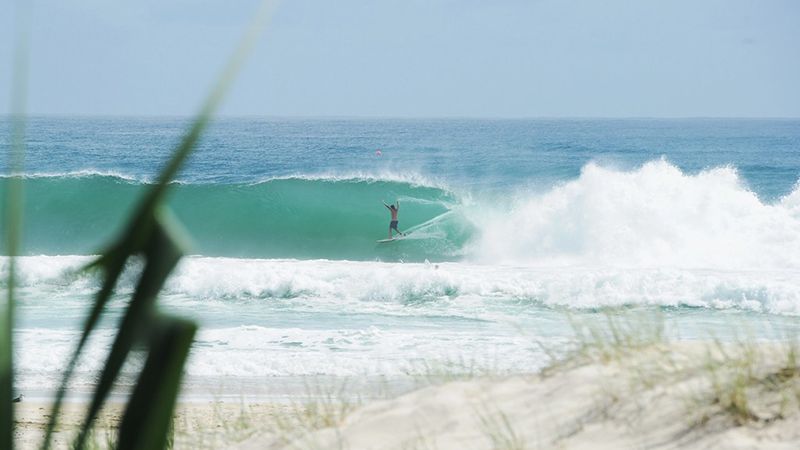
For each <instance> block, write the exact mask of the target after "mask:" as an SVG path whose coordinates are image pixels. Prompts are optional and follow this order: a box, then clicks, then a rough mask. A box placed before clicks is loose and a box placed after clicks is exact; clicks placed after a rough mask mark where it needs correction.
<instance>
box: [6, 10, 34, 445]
mask: <svg viewBox="0 0 800 450" xmlns="http://www.w3.org/2000/svg"><path fill="white" fill-rule="evenodd" d="M15 12H16V22H15V23H16V25H17V27H18V28H17V45H16V48H15V51H14V62H13V65H12V67H13V69H12V70H13V81H12V93H11V142H10V143H9V154H8V168H9V172H10V173H9V174H8V175H9V176H8V177H7V178H5V179H4V180H3V184H4V185H5V189H4V190H5V198H4V202H3V225H4V229H5V230H4V231H5V233H4V234H5V235H4V236H3V242H4V243H5V246H6V252H7V256H8V272H7V273H6V274H4V275H5V276H6V289H5V293H4V294H5V295H3V296H2V297H3V298H2V299H0V302H1V303H0V448H3V449H8V450H11V449H13V448H14V405H13V403H12V402H11V400H12V399H13V397H14V313H15V311H14V309H15V308H14V300H15V299H14V288H15V282H16V279H15V277H16V273H15V272H16V256H17V255H18V254H19V246H20V237H21V235H22V171H23V170H24V159H25V104H26V94H27V91H28V86H27V81H28V73H27V71H28V40H29V39H28V30H30V26H29V25H30V23H29V14H30V7H29V5H28V4H27V3H24V4H20V3H17V5H16V11H15ZM0 276H2V275H0Z"/></svg>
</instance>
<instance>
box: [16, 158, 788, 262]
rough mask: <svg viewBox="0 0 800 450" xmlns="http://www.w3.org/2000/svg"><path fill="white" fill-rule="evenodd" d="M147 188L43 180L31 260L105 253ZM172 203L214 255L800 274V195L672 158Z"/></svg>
mask: <svg viewBox="0 0 800 450" xmlns="http://www.w3.org/2000/svg"><path fill="white" fill-rule="evenodd" d="M420 180H422V181H420ZM143 186H144V184H143V182H137V181H132V180H130V179H126V178H122V177H120V176H115V175H108V174H106V175H100V174H91V173H82V174H78V175H74V174H73V175H70V174H63V175H55V174H54V175H48V176H31V177H29V179H28V180H27V184H26V210H25V221H26V222H25V223H26V228H25V245H24V250H25V253H26V254H28V255H37V254H45V255H56V254H78V255H80V254H84V255H85V254H91V253H94V252H95V251H96V249H98V248H99V246H100V245H101V244H102V243H104V242H105V241H107V239H108V238H110V236H111V235H112V233H113V232H114V231H116V230H117V228H118V226H119V224H120V223H121V221H122V220H123V218H124V216H125V214H126V212H127V211H128V209H129V208H130V207H131V205H132V204H133V202H134V201H135V199H136V198H137V196H138V195H140V194H141V192H142V191H143ZM395 199H399V200H400V203H401V212H400V219H401V220H400V228H401V229H405V230H411V231H412V233H411V235H410V236H409V237H408V238H407V239H404V240H402V241H398V242H394V243H391V244H388V245H378V244H376V243H375V240H376V239H380V238H383V237H385V235H386V233H387V225H388V213H387V211H386V210H385V209H384V208H383V206H382V205H381V203H380V202H381V200H386V201H393V200H395ZM170 204H171V206H172V208H173V209H174V210H175V212H176V214H177V215H178V216H179V218H180V219H181V220H182V221H183V223H184V224H185V225H186V228H187V229H188V230H189V231H190V233H191V236H192V238H193V239H194V242H195V244H196V245H195V248H194V249H193V252H194V253H196V254H198V255H204V256H225V257H236V258H242V257H244V258H266V259H274V258H287V259H331V260H351V261H375V260H381V261H390V262H398V261H405V262H424V261H425V260H429V261H431V262H441V261H461V262H473V263H487V264H514V265H524V266H535V267H615V268H626V267H630V268H693V269H710V270H800V190H798V189H795V190H794V191H793V192H791V193H790V194H788V195H786V196H785V197H783V198H780V199H778V200H776V201H773V202H766V201H763V200H762V199H760V198H759V197H758V196H757V195H756V194H754V193H753V192H752V191H751V190H749V189H748V187H747V185H746V183H745V182H743V180H742V179H741V177H739V176H738V174H737V172H736V169H735V168H732V167H717V168H710V169H707V170H704V171H701V172H699V173H694V174H687V173H684V172H682V171H681V170H680V169H678V168H677V167H675V166H674V165H672V164H670V163H669V162H666V161H664V160H655V161H651V162H649V163H646V164H644V165H643V166H641V167H639V168H637V169H634V170H629V171H622V170H616V169H613V168H608V167H602V166H599V165H596V164H588V165H586V166H585V167H584V168H583V170H582V171H581V174H580V176H579V177H577V178H576V179H573V180H565V181H563V182H561V183H559V184H557V185H555V186H533V187H525V188H523V187H513V188H509V189H508V192H505V193H503V194H502V195H498V194H497V193H493V194H492V195H491V196H489V195H482V194H481V193H480V192H471V191H470V190H469V188H468V187H459V188H456V187H442V186H441V185H437V184H434V183H426V182H424V180H423V179H422V178H421V177H419V179H417V180H413V181H404V180H402V179H384V178H379V177H378V178H374V177H373V178H370V177H350V178H347V177H338V178H337V177H287V178H275V179H269V180H265V181H263V182H260V183H252V184H211V183H208V184H176V185H175V186H174V189H173V192H172V194H171V198H170Z"/></svg>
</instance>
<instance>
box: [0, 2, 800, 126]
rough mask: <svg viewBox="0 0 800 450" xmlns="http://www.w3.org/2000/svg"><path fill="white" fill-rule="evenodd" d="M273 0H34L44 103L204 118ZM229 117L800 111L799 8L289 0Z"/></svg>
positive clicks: (5, 23) (6, 49) (36, 69)
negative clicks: (216, 82) (239, 46)
mask: <svg viewBox="0 0 800 450" xmlns="http://www.w3.org/2000/svg"><path fill="white" fill-rule="evenodd" d="M15 1H16V2H18V1H19V0H11V1H6V2H2V6H0V61H2V63H0V87H2V89H0V112H7V111H8V109H9V103H10V100H9V96H10V95H9V94H10V89H11V61H12V41H13V40H14V39H13V38H14V33H13V31H12V30H13V29H14V25H15V23H14V14H13V10H12V7H13V5H14V3H15ZM258 4H259V1H257V0H225V1H223V0H167V1H164V0H160V1H156V0H136V1H130V0H119V1H108V0H68V1H65V0H38V1H34V7H33V11H32V22H33V29H32V36H31V49H30V50H31V53H30V58H31V62H30V74H29V103H28V104H29V110H30V112H32V113H35V114H42V113H43V114H92V115H96V114H101V115H184V114H191V113H192V112H194V111H195V109H196V108H197V107H198V105H199V104H200V102H201V100H202V99H203V97H204V96H205V94H206V92H207V90H208V88H209V86H210V85H211V83H212V80H213V79H214V78H215V76H216V74H217V73H218V71H219V69H220V68H221V67H222V65H223V62H224V61H225V60H226V58H227V56H228V55H229V53H230V52H231V50H232V49H233V48H234V45H235V43H236V41H237V40H238V38H239V36H240V35H241V34H242V32H243V30H244V28H245V26H246V24H247V22H248V19H249V17H250V16H251V15H252V14H253V13H254V12H255V11H256V9H257V7H258ZM223 113H224V114H228V115H279V116H392V117H441V116H444V117H453V116H472V117H540V116H546V117H556V116H580V117H586V116H593V117H617V116H666V117H672V116H747V117H762V116H770V117H787V116H788V117H800V1H797V0H783V1H781V0H748V1H742V0H708V1H706V0H663V1H654V0H629V1H619V0H602V1H599V0H592V1H590V0H584V1H578V0H529V1H523V0H284V1H283V2H281V3H279V4H278V6H277V9H276V12H275V14H274V16H273V19H272V21H271V23H270V24H269V25H268V28H267V30H266V32H265V33H264V35H263V36H262V38H261V39H260V41H259V44H258V47H257V49H256V51H255V53H254V54H253V55H252V57H251V59H250V60H249V61H248V63H247V65H246V66H245V68H244V70H243V72H242V73H241V74H240V77H239V78H238V80H237V81H236V84H235V85H234V88H233V90H232V92H231V95H230V96H229V98H228V99H227V101H226V104H225V107H224V109H223Z"/></svg>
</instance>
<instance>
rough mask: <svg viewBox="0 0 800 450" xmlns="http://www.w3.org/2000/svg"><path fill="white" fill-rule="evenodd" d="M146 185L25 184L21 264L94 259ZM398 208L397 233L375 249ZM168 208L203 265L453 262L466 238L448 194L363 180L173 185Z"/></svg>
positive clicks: (92, 178) (468, 230) (60, 180)
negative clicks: (211, 261) (227, 260)
mask: <svg viewBox="0 0 800 450" xmlns="http://www.w3.org/2000/svg"><path fill="white" fill-rule="evenodd" d="M146 186H147V183H144V182H141V181H136V180H132V179H129V178H126V177H122V176H119V175H111V174H95V173H88V174H87V173H81V174H62V175H47V176H30V177H29V178H28V180H26V210H25V221H26V229H25V236H24V251H25V253H26V254H50V255H52V254H78V255H81V254H84V255H85V254H92V253H95V252H96V251H97V250H98V249H99V248H100V247H101V246H102V245H103V244H104V243H106V242H107V241H108V240H109V239H110V238H111V237H112V236H113V234H114V233H116V232H118V230H119V229H120V226H121V224H122V223H123V221H124V219H125V217H126V216H127V214H128V213H129V212H130V210H131V208H132V207H133V206H134V204H135V201H136V200H137V199H138V198H139V197H140V196H141V194H142V193H143V192H144V189H145V188H146ZM383 200H385V201H387V202H393V201H395V200H399V201H400V204H401V213H400V229H401V230H404V231H406V230H411V231H413V233H412V234H411V235H410V236H409V237H408V238H406V239H403V240H402V241H397V242H393V243H390V244H386V245H379V244H377V243H376V242H375V241H376V240H377V239H382V238H385V237H386V235H387V233H388V222H389V214H388V211H386V209H385V208H384V207H383V205H382V204H381V201H383ZM169 204H170V207H171V208H172V210H173V211H174V212H175V213H176V215H177V216H178V217H179V218H180V219H181V221H182V223H183V224H184V225H185V227H186V228H187V229H188V231H189V234H190V236H191V237H192V239H193V241H194V246H193V248H192V249H191V251H192V252H193V253H197V254H202V255H206V256H230V257H246V258H293V259H348V260H376V259H377V260H383V261H399V260H405V261H424V260H426V259H428V260H431V261H434V260H452V259H456V258H458V257H459V255H460V252H461V249H462V248H463V246H464V243H465V242H466V241H468V240H469V239H470V237H471V235H472V234H473V232H474V230H473V228H472V226H471V225H470V224H469V222H467V221H465V219H464V217H463V216H462V215H461V213H460V212H459V209H460V208H459V206H458V205H459V200H458V198H457V196H456V195H454V194H453V193H452V192H450V191H448V190H447V189H444V188H440V187H435V186H430V185H424V184H420V183H417V182H412V181H404V180H386V179H379V178H368V177H286V178H275V179H269V180H265V181H263V182H259V183H248V184H181V183H176V184H175V185H174V186H173V189H172V192H171V194H170V199H169Z"/></svg>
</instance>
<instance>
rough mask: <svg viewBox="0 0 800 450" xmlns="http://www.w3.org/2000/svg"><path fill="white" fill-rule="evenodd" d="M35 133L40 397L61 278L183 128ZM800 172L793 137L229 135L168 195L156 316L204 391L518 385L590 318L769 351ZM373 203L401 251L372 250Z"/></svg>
mask: <svg viewBox="0 0 800 450" xmlns="http://www.w3.org/2000/svg"><path fill="white" fill-rule="evenodd" d="M29 125H30V126H29V128H28V139H29V143H28V146H29V152H28V158H27V162H26V169H25V177H26V184H25V197H26V204H25V233H24V240H23V254H24V256H23V257H22V258H21V261H20V264H21V274H20V285H21V292H20V297H21V298H20V310H19V314H20V317H19V324H20V328H19V329H18V336H19V339H20V342H21V343H22V346H23V347H22V349H21V350H20V352H19V354H18V358H19V361H20V373H19V375H18V377H19V383H20V386H22V387H23V388H27V389H29V390H30V389H32V390H42V391H47V390H48V389H50V388H51V387H52V384H53V382H54V380H55V379H56V378H57V375H58V371H59V368H60V367H61V366H62V364H63V358H64V356H65V355H66V353H67V352H68V351H69V349H70V348H71V345H72V340H73V339H74V337H75V333H76V330H77V329H78V327H79V326H80V323H81V318H82V317H83V315H84V314H85V312H86V308H87V305H88V304H89V302H90V299H91V295H92V293H93V292H94V291H95V290H96V289H97V287H98V282H97V279H96V278H94V277H93V276H91V275H87V274H83V273H78V272H76V270H77V269H78V268H79V267H81V266H82V265H83V264H85V263H86V262H88V261H90V260H91V255H93V254H96V252H97V249H99V248H101V247H102V245H103V244H104V243H106V242H108V241H109V239H111V238H112V237H113V235H114V233H116V232H118V230H119V227H120V225H121V223H122V222H123V221H124V219H125V217H126V216H127V214H129V212H130V211H131V209H132V207H133V205H134V204H135V202H136V199H137V197H138V196H139V195H141V193H142V192H143V190H144V189H145V188H146V187H147V185H148V184H149V183H150V180H152V179H153V178H154V176H155V175H156V174H157V172H158V170H159V168H160V166H161V164H163V162H164V161H165V159H166V158H167V157H168V155H169V152H170V149H171V146H172V145H174V144H175V143H176V142H177V141H178V140H179V138H180V133H181V131H182V130H183V127H184V126H185V125H186V121H185V120H183V119H141V118H115V119H94V118H34V119H33V120H32V121H31V123H30V124H29ZM0 143H2V145H3V146H4V149H6V148H7V146H8V122H7V121H0ZM378 150H380V153H378ZM3 170H4V173H6V174H7V173H8V171H7V169H3ZM798 175H800V121H798V120H743V119H742V120H711V119H693V120H510V121H481V120H408V121H406V120H374V121H359V120H277V119H273V120H255V119H224V120H221V121H219V122H217V123H216V124H215V125H214V126H213V127H212V128H211V130H210V131H209V133H208V134H207V135H206V136H205V137H204V138H203V140H202V142H201V145H200V148H199V149H198V152H197V153H196V154H195V155H194V156H193V157H192V159H191V161H190V162H189V164H188V166H187V167H186V169H185V170H184V171H183V172H182V173H181V174H180V176H179V177H178V180H177V182H176V183H175V184H173V186H172V190H171V194H170V197H169V205H170V207H171V208H172V209H173V211H174V212H175V213H176V215H177V216H178V217H179V219H180V220H181V221H182V222H183V224H184V225H185V227H186V229H187V230H188V232H189V233H190V235H191V237H192V241H193V247H192V250H191V253H192V255H191V256H190V257H187V258H186V259H184V261H183V262H182V263H181V265H180V266H179V267H178V268H177V270H176V272H175V274H174V275H173V277H172V278H171V279H170V280H169V281H168V283H167V286H166V288H165V290H164V292H163V294H162V299H161V302H162V305H163V306H164V307H165V308H167V309H169V310H172V311H175V312H177V313H179V314H182V315H186V316H191V317H195V318H197V319H198V320H199V321H200V322H201V324H202V331H201V333H200V335H199V337H198V342H197V345H196V348H195V352H194V354H193V357H192V360H191V361H190V365H189V374H190V378H191V379H193V380H206V381H203V383H206V382H207V380H216V379H226V380H228V381H229V382H230V380H232V379H233V380H235V379H240V380H245V379H247V380H252V379H256V380H260V379H263V378H264V377H268V378H275V377H298V376H300V377H302V376H373V375H377V376H390V377H391V376H400V375H402V374H405V373H408V372H409V371H413V370H414V367H416V366H417V365H419V364H421V362H422V361H454V360H455V361H464V360H468V361H472V362H473V363H477V364H478V365H485V366H489V367H491V368H494V369H497V370H512V371H519V370H535V369H536V368H537V367H540V366H541V364H543V363H544V362H545V360H546V359H545V356H544V354H543V353H542V352H541V351H540V350H537V348H538V347H537V345H535V344H534V343H535V342H542V341H545V342H549V343H551V344H552V345H554V346H556V347H558V346H563V343H564V342H565V341H566V340H567V338H568V336H569V334H570V327H569V325H568V321H567V320H566V318H565V311H567V312H568V313H569V314H572V315H575V314H577V315H580V316H586V317H588V318H590V320H594V319H592V318H593V317H595V315H596V314H598V312H599V311H602V309H603V308H605V307H624V308H628V309H630V310H631V311H634V312H635V311H640V310H642V311H645V310H646V311H652V310H656V311H658V312H659V313H660V314H663V315H664V317H666V318H667V319H668V320H669V321H670V322H671V323H673V324H674V328H675V334H676V335H680V336H681V337H682V338H684V339H697V338H706V337H708V335H709V333H710V332H712V331H713V332H714V333H715V335H718V336H719V335H728V336H733V335H734V334H736V333H738V332H744V330H746V329H748V330H755V331H754V333H755V334H756V335H758V336H759V337H763V338H771V337H774V336H775V335H776V334H780V333H782V332H784V331H785V330H786V329H793V328H794V327H795V326H796V320H795V318H796V316H797V314H798V313H800V281H798V280H800V278H799V277H798V275H800V191H799V190H798V189H797V187H796V186H797V181H798ZM4 183H5V181H4V180H0V189H2V188H4ZM384 200H385V201H387V202H391V201H394V200H399V201H400V203H401V210H400V228H401V229H402V230H405V231H409V232H410V233H409V237H408V238H406V239H404V240H401V241H396V242H392V243H389V244H377V243H376V242H375V241H376V240H377V239H382V238H384V237H385V236H386V233H387V228H388V220H389V216H388V212H387V211H386V210H385V208H384V207H383V205H382V204H381V201H384ZM2 249H3V248H2V247H0V250H2ZM3 251H4V250H3ZM6 264H7V259H6V258H2V259H0V266H3V267H5V266H6ZM135 266H136V264H135V263H134V264H133V265H132V267H131V270H129V271H128V272H126V274H125V276H124V277H123V280H122V282H121V283H120V285H119V286H118V290H117V293H116V295H115V300H114V302H113V304H112V305H111V309H110V312H109V315H108V316H107V317H106V318H105V320H104V322H103V329H102V330H101V332H100V333H99V335H98V337H97V339H96V340H95V341H94V343H93V344H92V347H91V350H90V355H89V358H88V359H87V361H86V362H85V364H84V365H82V368H81V374H80V377H79V382H83V383H86V384H91V374H92V370H94V369H95V368H96V367H97V366H98V365H99V363H100V356H99V355H100V354H101V353H102V351H103V349H104V348H105V347H106V346H107V344H108V339H110V333H111V329H112V326H113V324H114V322H115V320H116V319H117V318H118V316H119V313H120V311H121V310H122V308H123V307H124V301H125V295H126V293H129V292H130V291H131V290H132V289H133V286H134V283H135V281H136V278H135V274H136V270H135V269H136V267H135ZM81 377H82V378H81ZM80 380H83V381H80ZM197 383H198V384H202V383H201V382H200V381H197Z"/></svg>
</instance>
